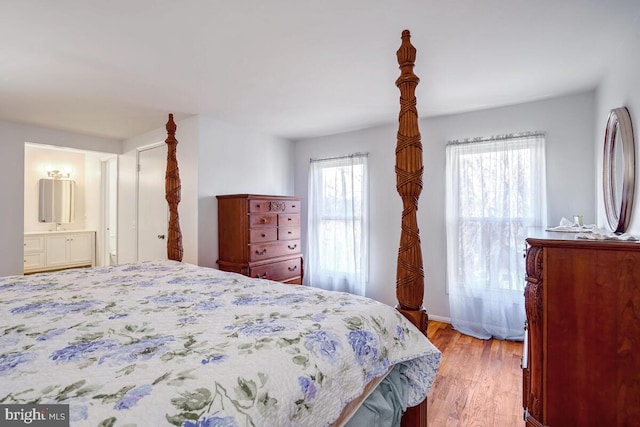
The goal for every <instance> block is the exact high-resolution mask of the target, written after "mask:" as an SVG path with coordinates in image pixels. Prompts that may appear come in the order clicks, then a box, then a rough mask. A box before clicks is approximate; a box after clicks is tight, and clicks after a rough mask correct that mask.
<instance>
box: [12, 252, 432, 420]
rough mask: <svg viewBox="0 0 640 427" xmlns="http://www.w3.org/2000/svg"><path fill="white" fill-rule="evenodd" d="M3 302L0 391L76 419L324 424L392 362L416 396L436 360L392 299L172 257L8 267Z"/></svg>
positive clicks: (414, 399) (412, 400)
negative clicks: (64, 407) (71, 266)
mask: <svg viewBox="0 0 640 427" xmlns="http://www.w3.org/2000/svg"><path fill="white" fill-rule="evenodd" d="M0 304H1V305H0V382H1V384H2V386H1V387H0V401H1V402H3V403H5V404H9V403H33V402H38V403H68V404H69V405H70V418H71V425H72V426H76V425H81V426H84V425H87V426H94V425H110V426H120V425H138V426H146V425H154V426H160V425H175V426H185V427H231V426H238V427H244V426H274V427H275V426H305V427H306V426H311V427H313V426H328V425H330V424H331V423H332V422H333V421H334V420H336V419H337V418H338V416H339V415H340V413H341V411H342V409H343V408H344V406H345V405H346V404H347V403H348V402H349V401H351V400H352V399H354V398H356V397H358V396H359V395H360V394H361V393H362V391H363V390H364V387H365V385H366V384H367V383H368V382H369V381H370V380H372V379H373V378H376V377H380V376H382V375H385V374H386V373H387V372H388V370H389V369H390V367H391V366H392V365H396V364H403V365H404V366H403V370H404V372H405V375H406V378H407V379H408V382H409V384H410V387H411V388H410V390H409V393H407V394H408V400H407V401H406V402H405V403H406V404H407V405H408V406H413V405H415V404H417V403H419V402H420V401H421V400H423V399H424V398H425V396H426V393H427V392H428V390H429V388H430V387H431V384H432V382H433V379H434V376H435V372H436V370H437V368H438V365H439V362H440V352H439V351H438V350H437V349H436V348H435V347H434V346H433V345H432V344H431V343H430V342H429V341H428V340H426V339H425V338H424V336H423V335H422V334H421V333H420V332H419V331H418V330H417V329H416V328H415V327H414V326H413V325H411V324H410V322H408V321H407V320H406V319H405V318H404V317H403V316H402V315H401V314H399V313H398V312H397V311H396V310H395V309H393V308H392V307H389V306H387V305H384V304H381V303H379V302H376V301H373V300H370V299H367V298H364V297H358V296H353V295H349V294H346V293H340V292H328V291H322V290H318V289H313V288H309V287H304V286H292V285H285V284H282V283H276V282H270V281H265V280H258V279H251V278H248V277H245V276H240V275H237V274H234V273H225V272H221V271H218V270H214V269H209V268H203V267H197V266H193V265H189V264H184V263H177V262H173V261H154V262H143V263H135V264H124V265H119V266H111V267H98V268H91V269H76V270H68V271H62V272H57V273H52V274H36V275H32V276H24V277H23V276H12V277H4V278H0Z"/></svg>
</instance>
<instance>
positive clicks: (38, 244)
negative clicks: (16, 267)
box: [24, 237, 44, 252]
mask: <svg viewBox="0 0 640 427" xmlns="http://www.w3.org/2000/svg"><path fill="white" fill-rule="evenodd" d="M24 251H25V252H42V251H44V237H25V238H24Z"/></svg>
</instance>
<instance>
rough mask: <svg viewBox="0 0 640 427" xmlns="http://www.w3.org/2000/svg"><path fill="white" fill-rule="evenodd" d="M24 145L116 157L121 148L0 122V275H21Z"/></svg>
mask: <svg viewBox="0 0 640 427" xmlns="http://www.w3.org/2000/svg"><path fill="white" fill-rule="evenodd" d="M25 142H32V143H38V144H45V145H47V144H48V145H55V146H59V147H70V148H77V149H81V150H91V151H100V152H106V153H116V154H117V153H120V152H121V147H122V145H121V143H120V141H117V140H113V139H108V138H99V137H95V136H90V135H82V134H77V133H71V132H64V131H59V130H53V129H47V128H42V127H38V126H30V125H24V124H19V123H12V122H6V121H0V146H2V156H0V182H3V183H5V184H4V185H2V186H0V200H1V201H2V202H1V203H0V236H2V239H0V276H5V275H10V274H22V266H23V243H24V172H25V171H24V147H25Z"/></svg>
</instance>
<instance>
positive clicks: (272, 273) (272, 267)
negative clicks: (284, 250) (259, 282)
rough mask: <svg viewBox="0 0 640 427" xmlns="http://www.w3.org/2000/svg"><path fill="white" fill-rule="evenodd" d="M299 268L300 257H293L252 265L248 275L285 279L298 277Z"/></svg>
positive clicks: (299, 273) (278, 279) (300, 267)
mask: <svg viewBox="0 0 640 427" xmlns="http://www.w3.org/2000/svg"><path fill="white" fill-rule="evenodd" d="M301 269H302V266H301V262H300V258H293V259H290V260H286V261H278V262H273V263H271V264H264V265H260V266H258V267H253V268H251V269H250V273H249V275H250V276H251V277H255V278H258V279H268V280H276V281H285V280H290V279H293V278H295V277H299V276H300V275H301V274H302V273H301Z"/></svg>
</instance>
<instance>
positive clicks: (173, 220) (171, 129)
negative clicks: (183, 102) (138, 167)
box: [164, 114, 183, 261]
mask: <svg viewBox="0 0 640 427" xmlns="http://www.w3.org/2000/svg"><path fill="white" fill-rule="evenodd" d="M166 127H167V139H166V140H165V141H164V142H166V143H167V171H166V173H165V177H164V179H165V187H164V189H165V198H166V199H167V203H168V204H169V239H168V240H167V258H169V259H171V260H174V261H182V252H183V251H182V231H180V217H179V215H178V204H179V203H180V189H181V185H180V171H179V170H178V158H177V156H176V148H177V146H178V140H177V139H176V128H177V126H176V124H175V122H174V121H173V114H169V121H168V122H167V126H166Z"/></svg>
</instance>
